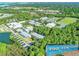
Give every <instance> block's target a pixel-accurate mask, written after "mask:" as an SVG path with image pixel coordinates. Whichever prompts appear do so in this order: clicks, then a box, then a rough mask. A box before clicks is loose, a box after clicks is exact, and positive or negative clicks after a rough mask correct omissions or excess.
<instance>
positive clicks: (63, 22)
mask: <svg viewBox="0 0 79 59" xmlns="http://www.w3.org/2000/svg"><path fill="white" fill-rule="evenodd" d="M76 20H77V19H76V18H70V17H66V18H64V19H62V20H60V21H59V22H58V24H67V25H68V24H72V23H74V22H76Z"/></svg>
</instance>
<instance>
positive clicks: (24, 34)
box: [16, 29, 31, 38]
mask: <svg viewBox="0 0 79 59" xmlns="http://www.w3.org/2000/svg"><path fill="white" fill-rule="evenodd" d="M16 31H17V32H18V33H19V34H20V35H21V36H23V37H25V38H31V35H30V34H28V33H27V32H25V31H24V30H23V29H17V30H16Z"/></svg>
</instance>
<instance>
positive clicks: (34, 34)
mask: <svg viewBox="0 0 79 59" xmlns="http://www.w3.org/2000/svg"><path fill="white" fill-rule="evenodd" d="M31 35H32V36H33V37H34V38H36V39H43V38H44V37H45V36H43V35H40V34H38V33H36V32H33V33H31Z"/></svg>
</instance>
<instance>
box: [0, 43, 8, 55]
mask: <svg viewBox="0 0 79 59" xmlns="http://www.w3.org/2000/svg"><path fill="white" fill-rule="evenodd" d="M6 45H7V44H5V43H1V42H0V55H5V54H6V51H7V48H6Z"/></svg>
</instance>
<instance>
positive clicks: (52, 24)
mask: <svg viewBox="0 0 79 59" xmlns="http://www.w3.org/2000/svg"><path fill="white" fill-rule="evenodd" d="M55 26H56V24H55V23H48V24H47V25H46V27H49V28H52V27H55Z"/></svg>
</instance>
